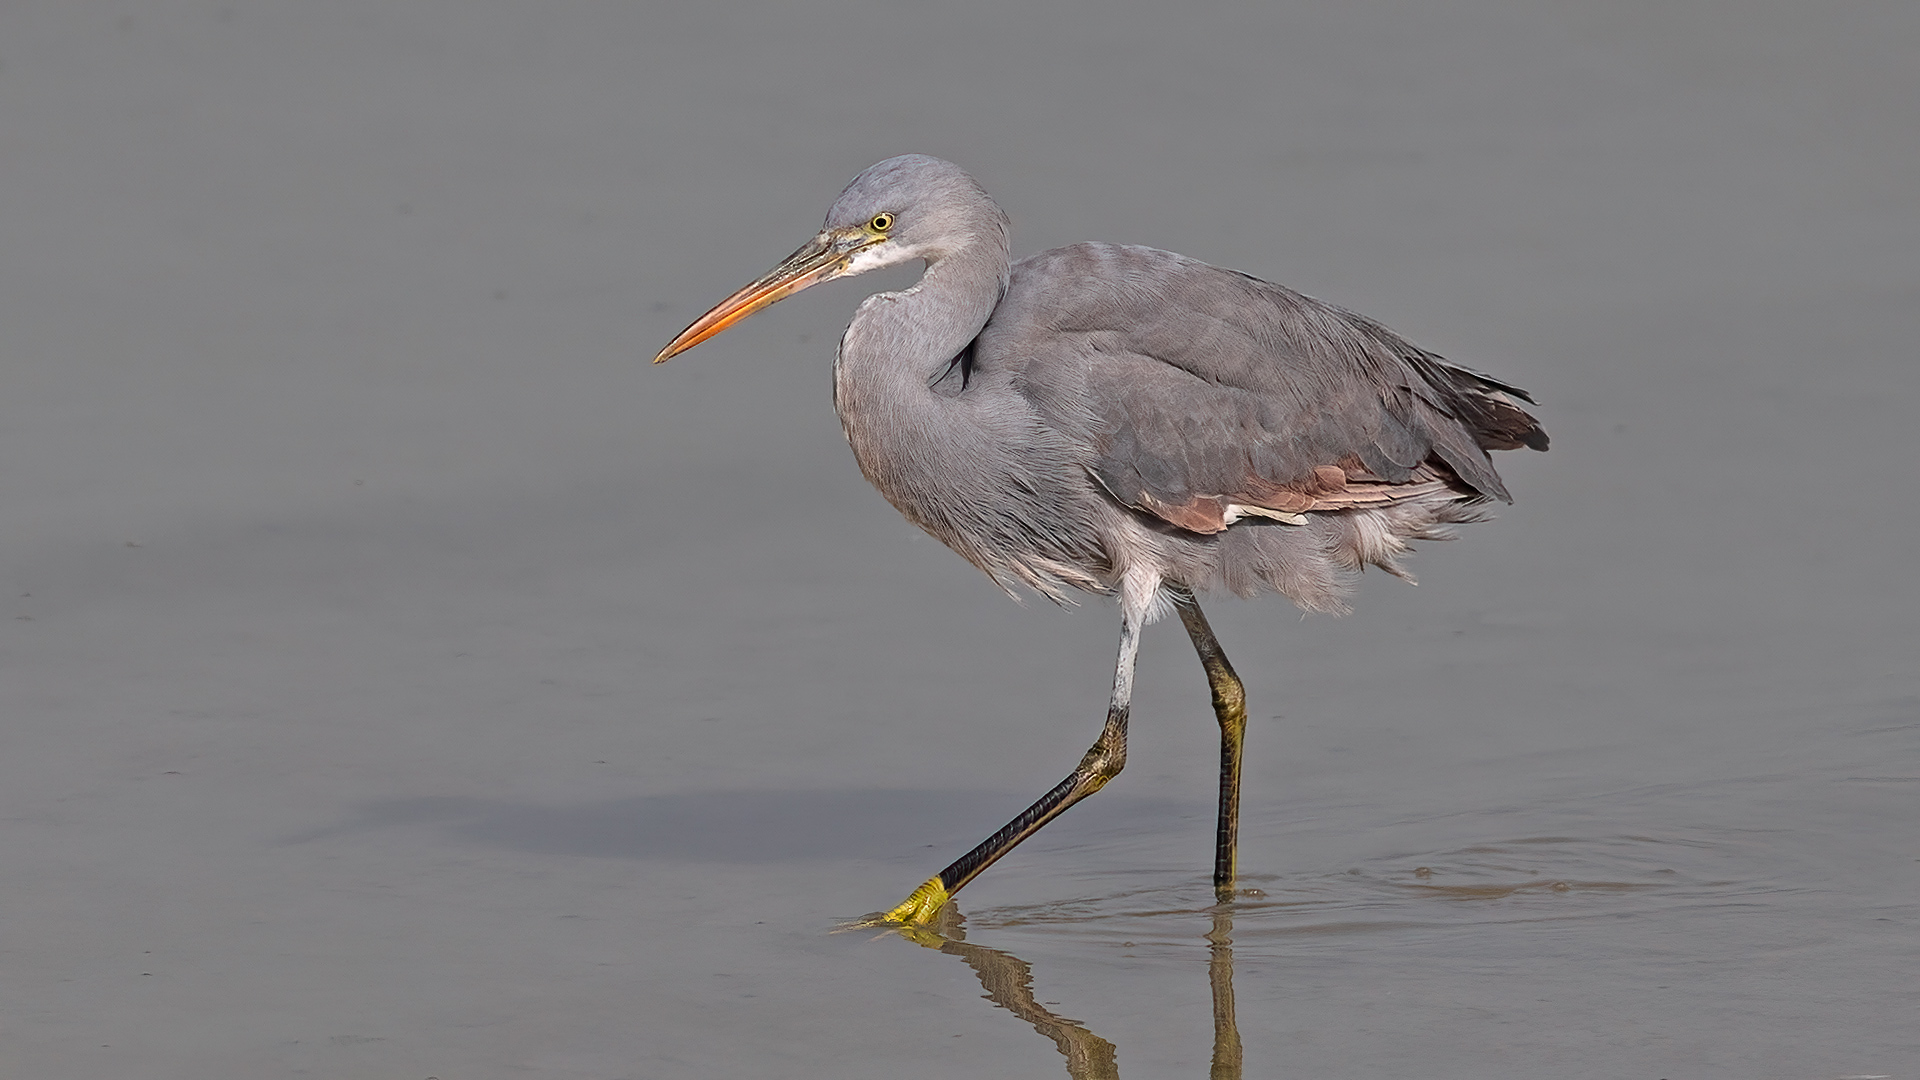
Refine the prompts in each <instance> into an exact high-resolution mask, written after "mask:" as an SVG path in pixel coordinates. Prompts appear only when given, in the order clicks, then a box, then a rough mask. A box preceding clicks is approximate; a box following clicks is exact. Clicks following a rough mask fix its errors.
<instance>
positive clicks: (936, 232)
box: [653, 154, 1007, 364]
mask: <svg viewBox="0 0 1920 1080" xmlns="http://www.w3.org/2000/svg"><path fill="white" fill-rule="evenodd" d="M983 221H984V222H987V223H989V226H988V228H987V229H986V230H985V232H986V234H987V238H988V239H990V240H991V241H993V242H995V243H996V244H997V245H998V247H999V250H1000V252H1001V253H1002V254H1004V252H1005V250H1006V232H1007V230H1006V216H1005V215H1004V214H1002V213H1001V212H1000V208H999V207H998V206H996V205H994V202H993V200H992V199H991V198H989V197H988V196H987V193H986V192H985V191H983V190H981V188H980V185H979V184H977V183H975V182H974V180H973V177H971V176H968V175H967V174H966V173H965V172H964V171H962V170H961V168H960V167H959V166H958V165H955V164H953V163H952V162H949V161H942V160H940V159H939V158H933V157H927V156H925V155H922V154H906V155H903V156H901V157H896V158H888V159H887V160H885V161H882V162H880V163H879V164H877V165H872V166H869V167H868V168H867V169H866V171H864V172H862V173H861V174H860V175H859V176H856V177H854V178H853V182H852V183H850V184H848V185H847V188H846V190H845V191H842V192H841V193H840V197H839V198H838V199H836V200H834V203H833V209H831V210H829V211H827V220H826V222H825V224H823V225H822V226H821V229H820V232H819V233H818V234H817V235H815V236H814V238H813V239H811V240H809V241H807V242H806V243H805V244H803V245H801V247H800V249H799V250H798V251H795V252H794V253H793V254H791V255H789V256H787V257H786V258H785V259H782V260H781V261H780V264H779V265H778V266H775V267H774V268H773V269H772V270H769V271H768V272H767V273H766V274H765V275H763V276H762V277H761V278H760V279H759V280H757V281H755V282H753V283H752V284H750V285H748V286H747V287H745V288H743V289H741V290H740V291H739V292H736V293H734V294H733V295H732V296H729V297H727V298H726V299H725V300H723V301H721V302H720V304H719V306H717V307H715V308H714V309H713V310H712V311H709V312H707V313H706V314H705V315H702V316H700V318H698V319H696V320H694V323H693V325H691V326H689V327H687V328H686V329H685V330H683V331H681V333H680V336H679V337H676V338H674V339H673V341H672V342H670V343H669V344H668V345H667V347H666V348H664V349H662V350H660V354H659V355H658V356H655V357H654V358H653V362H654V363H656V364H658V363H661V362H663V361H665V360H668V359H670V358H672V357H674V356H676V355H678V354H680V353H683V352H686V351H687V350H688V349H691V348H693V347H694V346H695V345H698V344H700V343H701V342H703V341H705V340H707V339H708V338H710V337H713V336H714V335H715V334H718V333H719V332H720V331H722V330H725V329H726V328H727V327H729V326H732V325H733V324H734V323H737V322H739V321H741V320H742V319H745V318H746V317H747V316H749V315H752V314H753V313H754V312H756V311H759V310H761V309H762V308H765V307H768V306H770V305H772V304H775V303H778V302H779V301H781V300H784V299H786V298H787V297H789V296H792V295H793V294H794V293H797V292H799V291H801V290H802V289H806V288H809V287H811V286H814V285H818V284H820V283H821V282H823V281H831V280H833V279H834V278H838V277H851V276H852V275H854V274H864V273H866V272H867V271H869V270H878V269H880V268H881V267H883V266H894V265H897V264H899V263H904V262H910V261H912V260H914V259H921V260H924V261H925V262H926V263H927V264H928V265H929V266H931V265H933V264H934V263H937V262H939V261H940V260H941V259H943V258H946V257H947V256H948V255H951V254H953V253H955V252H957V251H959V250H960V249H961V248H963V247H965V246H966V245H967V244H969V243H973V242H977V241H978V240H980V239H981V238H982V235H983V230H982V227H981V223H982V222H983Z"/></svg>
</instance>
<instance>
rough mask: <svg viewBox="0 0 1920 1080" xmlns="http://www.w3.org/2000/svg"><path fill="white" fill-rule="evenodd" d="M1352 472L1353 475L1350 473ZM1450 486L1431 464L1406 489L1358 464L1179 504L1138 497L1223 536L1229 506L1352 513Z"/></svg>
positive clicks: (1251, 479)
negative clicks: (1362, 508) (1285, 481)
mask: <svg viewBox="0 0 1920 1080" xmlns="http://www.w3.org/2000/svg"><path fill="white" fill-rule="evenodd" d="M1349 470H1351V471H1349ZM1448 486H1449V484H1448V482H1447V479H1446V476H1445V475H1444V470H1443V469H1442V468H1440V467H1439V466H1437V465H1435V464H1434V463H1431V462H1429V463H1426V464H1422V465H1420V466H1419V467H1417V468H1415V469H1414V470H1413V475H1412V477H1411V478H1409V480H1408V481H1407V482H1406V483H1404V484H1393V483H1389V482H1387V481H1385V480H1382V479H1380V478H1379V477H1377V476H1374V475H1373V474H1371V473H1369V472H1367V471H1366V468H1365V467H1364V466H1362V465H1360V463H1359V462H1358V461H1350V462H1349V463H1348V465H1347V467H1342V466H1340V465H1320V466H1316V467H1315V468H1314V470H1313V472H1311V473H1309V474H1308V475H1307V476H1306V477H1304V478H1302V479H1300V480H1297V481H1295V482H1293V483H1291V484H1274V483H1271V482H1269V481H1266V480H1263V479H1261V478H1260V477H1257V476H1248V477H1247V478H1246V480H1245V482H1244V484H1243V488H1244V490H1242V491H1237V492H1233V493H1231V494H1226V495H1195V496H1193V497H1192V498H1190V499H1188V500H1186V501H1185V502H1181V503H1168V502H1163V501H1161V500H1159V499H1156V498H1154V497H1153V496H1152V495H1151V494H1149V493H1147V492H1144V491H1143V492H1141V493H1140V500H1141V502H1142V503H1143V504H1144V505H1143V506H1142V507H1141V509H1144V510H1147V511H1148V512H1150V513H1152V514H1153V515H1154V516H1156V517H1158V518H1160V519H1161V520H1163V521H1165V522H1167V523H1168V524H1170V525H1176V526H1178V527H1180V528H1182V529H1185V530H1187V531H1188V532H1195V533H1202V534H1212V533H1217V532H1223V531H1225V530H1226V529H1227V528H1228V527H1229V526H1230V524H1232V523H1230V522H1228V521H1227V509H1228V507H1230V506H1234V505H1239V506H1258V507H1263V508H1265V509H1268V510H1277V511H1279V512H1280V513H1283V514H1309V513H1316V512H1327V511H1333V510H1352V509H1356V508H1359V507H1367V506H1384V505H1387V504H1389V503H1396V502H1399V501H1401V500H1403V499H1412V498H1416V497H1418V496H1421V495H1430V494H1432V493H1433V492H1436V491H1440V490H1442V489H1444V488H1446V487H1448Z"/></svg>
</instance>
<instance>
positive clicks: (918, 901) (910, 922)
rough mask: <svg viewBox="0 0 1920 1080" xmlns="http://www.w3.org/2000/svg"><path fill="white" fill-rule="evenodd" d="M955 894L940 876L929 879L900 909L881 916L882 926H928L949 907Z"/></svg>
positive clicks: (879, 919) (878, 919)
mask: <svg viewBox="0 0 1920 1080" xmlns="http://www.w3.org/2000/svg"><path fill="white" fill-rule="evenodd" d="M951 899H953V894H952V893H950V892H948V891H947V883H946V882H944V881H941V880H940V878H939V877H938V876H935V877H931V878H928V879H927V883H926V884H924V885H922V886H920V887H919V888H917V889H915V890H913V895H912V896H909V897H907V898H906V900H905V901H904V902H902V903H901V904H900V906H899V907H896V908H894V909H893V910H891V911H888V912H885V913H883V914H881V915H880V916H879V917H878V918H877V920H876V921H877V922H878V923H880V924H889V923H892V924H899V925H903V926H926V925H928V924H929V923H931V922H933V920H934V919H935V918H936V917H937V916H938V915H939V914H940V909H941V908H943V907H946V906H947V901H949V900H951Z"/></svg>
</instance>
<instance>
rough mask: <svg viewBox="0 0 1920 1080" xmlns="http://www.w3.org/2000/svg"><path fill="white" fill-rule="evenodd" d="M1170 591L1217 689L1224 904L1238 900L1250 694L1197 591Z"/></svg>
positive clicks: (1216, 871)
mask: <svg viewBox="0 0 1920 1080" xmlns="http://www.w3.org/2000/svg"><path fill="white" fill-rule="evenodd" d="M1171 591H1172V592H1173V596H1174V607H1175V609H1176V610H1177V611H1179V612H1180V623H1181V625H1183V626H1185V627H1186V628H1187V636H1188V637H1190V638H1192V639H1193V648H1194V651H1195V652H1197V653H1199V654H1200V663H1202V664H1203V665H1205V666H1206V669H1207V685H1208V686H1210V687H1212V688H1213V715H1214V718H1215V719H1217V720H1219V721H1220V824H1219V828H1218V831H1216V832H1215V834H1214V845H1213V892H1214V895H1215V896H1216V897H1217V898H1218V899H1219V900H1221V901H1222V902H1225V901H1227V900H1231V899H1233V880H1234V875H1235V871H1236V865H1237V862H1238V859H1239V850H1240V753H1241V748H1242V747H1243V746H1244V745H1245V743H1246V739H1247V690H1246V687H1244V686H1242V685H1241V684H1240V676H1238V675H1236V674H1234V673H1233V665H1232V664H1230V663H1228V662H1227V654H1226V653H1225V652H1223V651H1222V650H1221V648H1220V640H1219V639H1218V638H1216V637H1214V636H1213V627H1211V626H1208V625H1207V617H1206V615H1205V614H1203V613H1202V612H1201V611H1200V604H1199V601H1197V600H1195V599H1194V598H1193V593H1192V591H1191V590H1189V589H1186V588H1184V587H1176V588H1174V589H1173V590H1171Z"/></svg>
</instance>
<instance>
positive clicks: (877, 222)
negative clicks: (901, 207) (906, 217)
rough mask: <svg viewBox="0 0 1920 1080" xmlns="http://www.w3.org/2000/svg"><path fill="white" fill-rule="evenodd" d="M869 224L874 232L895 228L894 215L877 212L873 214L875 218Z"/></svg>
mask: <svg viewBox="0 0 1920 1080" xmlns="http://www.w3.org/2000/svg"><path fill="white" fill-rule="evenodd" d="M867 225H868V227H870V228H871V229H873V231H874V232H886V231H887V230H888V229H891V228H893V215H892V214H875V215H873V220H872V221H869V222H867Z"/></svg>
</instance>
